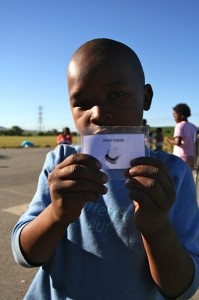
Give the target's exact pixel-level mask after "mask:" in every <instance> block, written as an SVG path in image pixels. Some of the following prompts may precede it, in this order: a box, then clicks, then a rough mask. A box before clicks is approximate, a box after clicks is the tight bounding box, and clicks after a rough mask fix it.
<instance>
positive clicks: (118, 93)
mask: <svg viewBox="0 0 199 300" xmlns="http://www.w3.org/2000/svg"><path fill="white" fill-rule="evenodd" d="M122 96H124V92H114V93H111V95H110V97H111V98H119V97H122Z"/></svg>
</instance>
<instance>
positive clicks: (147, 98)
mask: <svg viewBox="0 0 199 300" xmlns="http://www.w3.org/2000/svg"><path fill="white" fill-rule="evenodd" d="M152 98H153V89H152V86H151V85H150V84H146V85H145V92H144V105H143V109H144V110H146V111H147V110H149V109H150V107H151V102H152Z"/></svg>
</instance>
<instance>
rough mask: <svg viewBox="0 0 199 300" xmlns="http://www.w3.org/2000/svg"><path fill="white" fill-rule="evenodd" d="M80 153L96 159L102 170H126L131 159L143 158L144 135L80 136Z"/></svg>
mask: <svg viewBox="0 0 199 300" xmlns="http://www.w3.org/2000/svg"><path fill="white" fill-rule="evenodd" d="M81 152H82V153H86V154H90V155H92V156H94V157H96V158H97V159H98V160H99V161H100V162H101V164H102V168H103V169H126V168H129V167H130V161H131V160H132V159H133V158H136V157H140V156H145V135H144V134H143V133H140V134H129V133H128V134H127V133H121V134H120V133H119V134H99V135H98V134H97V135H84V136H82V151H81Z"/></svg>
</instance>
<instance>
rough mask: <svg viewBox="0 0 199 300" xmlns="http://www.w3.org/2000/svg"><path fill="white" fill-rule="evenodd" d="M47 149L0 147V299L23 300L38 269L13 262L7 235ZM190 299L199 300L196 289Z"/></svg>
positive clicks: (28, 195)
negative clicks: (27, 267)
mask: <svg viewBox="0 0 199 300" xmlns="http://www.w3.org/2000/svg"><path fill="white" fill-rule="evenodd" d="M50 150H51V149H49V148H44V149H43V148H23V149H0V220H1V223H0V224H1V226H0V262H1V263H0V300H21V299H23V296H24V295H25V293H26V290H27V289H28V286H29V285H30V282H31V281H32V279H33V277H34V275H35V273H36V271H37V268H34V269H26V268H23V267H21V266H18V265H17V264H16V263H15V261H14V259H13V256H12V252H11V247H10V236H11V231H12V229H13V226H14V224H15V223H16V222H17V220H18V218H19V216H20V215H21V214H22V213H23V212H24V211H25V210H26V207H27V205H28V203H29V201H30V200H31V199H32V196H33V195H34V192H35V189H36V185H37V180H38V175H39V173H40V171H41V168H42V166H43V162H44V159H45V156H46V153H47V152H48V151H50ZM192 299H194V300H199V292H198V293H196V294H195V296H194V297H192ZM135 300H136V299H135ZM143 300H145V299H143Z"/></svg>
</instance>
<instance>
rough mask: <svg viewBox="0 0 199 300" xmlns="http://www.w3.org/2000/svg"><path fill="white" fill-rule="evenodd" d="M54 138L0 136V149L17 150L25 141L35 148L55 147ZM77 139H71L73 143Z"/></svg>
mask: <svg viewBox="0 0 199 300" xmlns="http://www.w3.org/2000/svg"><path fill="white" fill-rule="evenodd" d="M56 138H57V137H56V136H0V148H19V147H20V145H21V143H22V142H23V141H25V140H28V141H31V142H32V143H33V144H34V146H35V147H41V148H42V147H43V148H45V147H55V146H56ZM76 140H77V138H76V137H73V143H74V144H75V143H76Z"/></svg>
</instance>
